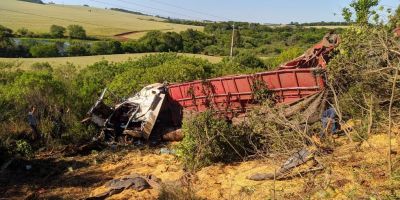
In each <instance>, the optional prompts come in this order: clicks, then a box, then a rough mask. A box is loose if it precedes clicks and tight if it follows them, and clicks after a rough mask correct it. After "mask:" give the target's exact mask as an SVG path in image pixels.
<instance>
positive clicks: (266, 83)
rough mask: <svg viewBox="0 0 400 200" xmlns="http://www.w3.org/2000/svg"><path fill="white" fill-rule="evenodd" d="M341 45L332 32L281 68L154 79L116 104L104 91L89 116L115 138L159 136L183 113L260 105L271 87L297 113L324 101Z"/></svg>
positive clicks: (227, 112)
mask: <svg viewBox="0 0 400 200" xmlns="http://www.w3.org/2000/svg"><path fill="white" fill-rule="evenodd" d="M338 44H339V37H338V36H337V35H336V34H327V35H325V36H324V38H323V40H322V41H321V42H319V43H318V44H316V45H315V46H313V47H312V48H310V49H309V50H307V51H306V52H305V53H304V54H303V55H301V56H300V57H298V58H296V59H294V60H292V61H290V62H287V63H285V64H283V65H281V66H280V67H279V69H278V70H276V71H268V72H261V73H256V74H250V75H235V76H225V77H218V78H211V79H207V80H198V81H192V82H187V83H176V84H161V83H155V84H152V85H149V86H146V87H144V88H143V89H142V90H141V91H140V92H138V93H137V94H135V95H134V96H132V97H130V98H129V99H127V100H126V101H123V102H122V103H119V104H117V105H115V106H114V107H111V106H107V105H106V104H105V103H104V101H103V99H104V95H105V93H106V89H105V90H104V91H103V93H102V94H101V96H100V98H99V99H98V100H97V102H96V103H95V105H94V106H93V107H92V108H91V109H90V111H89V112H88V115H89V117H90V119H91V121H92V122H93V123H94V124H96V125H98V126H99V127H102V130H103V133H104V134H105V135H106V136H108V137H112V138H114V139H115V138H117V137H120V136H122V137H123V138H124V140H125V141H126V142H130V141H132V140H134V139H135V138H137V139H139V138H142V139H145V140H151V139H156V140H158V139H161V138H162V136H163V135H164V134H166V133H168V132H171V131H174V130H177V129H179V127H180V125H181V123H182V118H183V111H191V112H203V111H205V110H207V109H213V110H215V111H217V112H219V113H221V114H222V115H223V116H225V117H227V118H230V119H231V118H233V117H235V116H236V115H237V114H240V113H245V112H246V110H248V109H251V108H252V107H253V106H255V105H257V104H256V103H257V100H256V93H257V91H260V90H266V91H268V92H269V93H270V94H271V98H272V99H273V100H274V101H275V102H276V103H277V104H278V105H282V104H283V105H289V106H291V107H293V109H291V110H289V111H288V112H289V113H290V112H291V113H293V112H297V110H299V109H303V108H304V107H305V104H310V105H311V104H312V102H313V101H314V100H315V99H317V100H318V102H317V103H314V104H321V102H322V100H321V99H322V96H324V95H320V94H321V93H323V91H324V89H325V73H326V66H327V63H328V62H329V59H330V53H331V52H332V51H333V49H334V48H335V47H336V46H337V45H338ZM317 96H318V97H321V98H316V97H317ZM299 102H300V103H299ZM309 107H311V106H309ZM314 107H315V106H314ZM297 108H298V109H297ZM317 110H318V111H320V110H321V109H317V108H314V109H313V112H316V111H317ZM310 115H311V114H310ZM307 119H308V118H307ZM317 120H318V118H317ZM172 138H174V140H179V138H180V139H181V138H182V137H181V136H178V137H172Z"/></svg>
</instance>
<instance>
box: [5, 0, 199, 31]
mask: <svg viewBox="0 0 400 200" xmlns="http://www.w3.org/2000/svg"><path fill="white" fill-rule="evenodd" d="M0 8H1V9H0V16H1V17H0V24H1V25H4V26H6V27H10V28H12V29H13V30H17V29H19V28H22V27H24V28H27V29H29V30H31V31H34V32H39V33H44V32H49V29H50V26H51V25H53V24H56V25H61V26H68V25H70V24H79V25H82V26H83V27H84V28H85V29H86V31H87V33H88V35H92V36H103V37H104V36H106V37H107V36H112V35H115V34H119V33H123V32H129V31H149V30H168V31H176V32H179V31H182V30H186V29H188V28H193V29H197V30H202V28H203V27H200V26H188V25H180V24H171V23H165V22H162V21H163V19H160V18H155V17H149V16H142V15H134V14H129V13H123V12H117V11H112V10H105V9H98V8H93V7H84V6H70V5H41V4H34V3H27V2H22V1H16V0H1V1H0ZM22 12H23V13H22ZM24 13H29V14H24ZM62 19H65V20H62ZM150 20H154V21H150ZM132 37H133V36H132Z"/></svg>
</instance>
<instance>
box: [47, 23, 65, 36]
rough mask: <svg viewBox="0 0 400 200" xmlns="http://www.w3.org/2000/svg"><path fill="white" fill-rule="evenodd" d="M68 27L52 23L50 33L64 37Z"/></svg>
mask: <svg viewBox="0 0 400 200" xmlns="http://www.w3.org/2000/svg"><path fill="white" fill-rule="evenodd" d="M65 31H66V29H65V28H64V27H62V26H57V25H54V24H53V25H51V26H50V35H51V36H52V37H54V38H63V37H64V33H65Z"/></svg>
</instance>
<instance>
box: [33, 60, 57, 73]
mask: <svg viewBox="0 0 400 200" xmlns="http://www.w3.org/2000/svg"><path fill="white" fill-rule="evenodd" d="M31 68H32V69H33V70H45V71H49V72H52V71H53V68H52V67H51V65H50V63H48V62H35V63H33V64H32V65H31Z"/></svg>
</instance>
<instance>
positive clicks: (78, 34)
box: [67, 24, 86, 39]
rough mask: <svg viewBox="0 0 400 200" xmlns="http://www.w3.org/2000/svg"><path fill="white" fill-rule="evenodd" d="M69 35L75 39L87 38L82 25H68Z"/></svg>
mask: <svg viewBox="0 0 400 200" xmlns="http://www.w3.org/2000/svg"><path fill="white" fill-rule="evenodd" d="M67 29H68V35H69V37H70V38H74V39H85V38H86V31H85V29H83V27H82V26H80V25H75V24H74V25H69V26H68V27H67Z"/></svg>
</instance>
